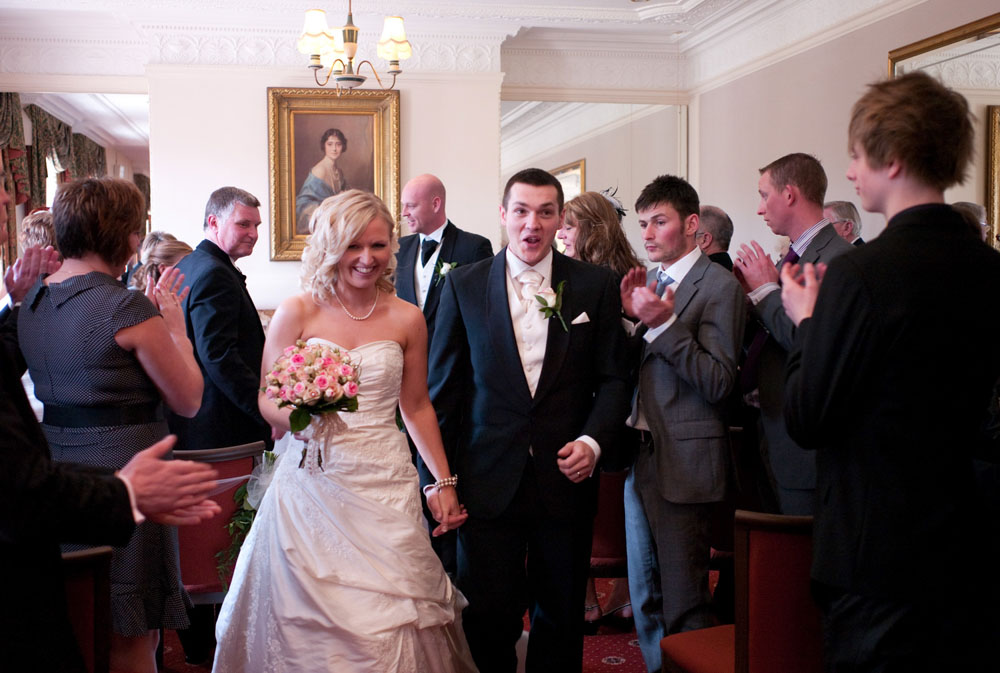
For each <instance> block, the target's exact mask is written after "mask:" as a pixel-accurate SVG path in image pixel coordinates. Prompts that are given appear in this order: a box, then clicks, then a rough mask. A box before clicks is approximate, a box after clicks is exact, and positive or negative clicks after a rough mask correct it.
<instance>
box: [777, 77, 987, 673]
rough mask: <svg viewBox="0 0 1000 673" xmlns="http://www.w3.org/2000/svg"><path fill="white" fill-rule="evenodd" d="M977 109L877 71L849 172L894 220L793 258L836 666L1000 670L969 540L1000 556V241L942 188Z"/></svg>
mask: <svg viewBox="0 0 1000 673" xmlns="http://www.w3.org/2000/svg"><path fill="white" fill-rule="evenodd" d="M970 118H971V115H970V113H969V107H968V104H967V103H966V101H965V99H964V98H963V97H962V96H961V95H960V94H958V93H956V92H954V91H952V90H950V89H948V88H946V87H945V86H943V85H942V84H940V83H939V82H937V81H936V80H934V79H932V78H931V77H929V76H928V75H926V74H923V73H920V72H916V73H910V74H907V75H905V76H903V77H900V78H897V79H893V80H889V81H885V82H879V83H876V84H873V85H871V86H870V87H869V88H868V91H867V93H865V95H864V96H862V97H861V99H860V100H859V101H858V102H857V103H856V104H855V106H854V111H853V113H852V116H851V123H850V127H849V145H848V147H849V151H850V155H851V163H850V166H849V168H848V170H847V178H848V180H850V181H851V182H853V183H854V186H855V188H856V189H857V192H858V195H859V197H860V198H861V205H862V207H863V208H864V209H865V210H868V211H870V212H877V213H882V214H884V215H885V217H886V220H887V221H888V224H887V226H886V229H885V231H883V232H882V233H881V234H880V235H879V237H878V238H876V239H875V240H873V241H871V242H869V243H867V244H866V245H864V246H862V247H860V248H858V249H857V250H856V251H855V252H854V253H852V254H850V255H844V256H842V257H839V258H837V259H836V260H834V261H833V263H832V264H830V266H829V269H828V270H827V271H826V274H825V275H823V274H822V268H820V269H818V270H817V269H814V268H813V267H812V266H811V265H806V266H805V270H804V273H803V278H801V279H795V278H794V270H792V269H783V270H782V279H783V281H784V289H783V290H782V294H783V297H782V299H783V301H784V304H785V306H786V308H787V310H788V313H789V315H790V316H791V318H792V319H793V320H794V321H795V322H796V323H798V331H797V334H796V338H795V344H794V348H793V350H792V352H791V354H790V356H789V366H788V384H787V385H788V387H787V393H788V394H787V395H786V405H785V411H786V417H787V419H788V427H789V431H790V432H791V434H792V436H793V437H795V438H796V439H797V440H798V441H799V442H801V444H802V445H803V446H805V447H808V448H810V449H815V450H816V455H817V466H818V484H817V488H818V495H819V497H818V499H817V509H816V520H815V531H814V537H813V545H814V548H813V566H812V577H813V580H814V582H815V588H816V591H815V593H816V595H817V597H818V599H819V602H820V607H821V609H822V610H823V613H824V633H825V644H826V649H827V653H826V654H827V667H828V670H831V671H907V672H921V671H928V672H930V671H986V670H996V662H997V660H998V659H997V652H996V650H997V643H998V641H1000V629H998V619H997V616H996V605H997V599H998V592H997V584H998V582H997V577H996V573H995V572H993V568H992V567H990V568H989V569H988V570H987V569H986V568H984V570H985V572H983V573H976V572H975V566H974V565H972V564H971V563H970V562H971V561H972V559H973V558H974V554H972V553H970V548H972V547H977V548H978V549H977V551H976V552H975V553H978V554H981V555H982V557H983V558H988V559H995V558H996V555H995V554H996V552H995V549H996V542H997V540H996V538H997V521H996V518H995V516H996V515H995V514H990V513H989V512H990V510H989V509H988V508H987V507H985V506H984V504H983V503H984V500H983V499H981V495H980V494H986V495H989V492H988V491H986V490H983V491H978V492H977V486H976V482H975V479H974V459H975V457H976V451H977V448H979V447H981V446H982V445H981V444H980V437H979V435H980V428H981V427H982V424H983V420H984V417H985V415H986V414H985V412H986V409H987V406H988V404H989V402H990V397H991V393H992V391H993V389H994V386H995V384H996V382H997V380H998V378H1000V352H998V351H997V349H995V348H991V347H990V346H989V344H991V343H993V342H994V341H996V339H997V338H998V337H1000V295H998V294H997V291H996V288H997V287H998V286H1000V255H998V254H997V253H996V252H995V251H994V250H992V249H990V248H989V247H988V246H986V245H984V244H983V243H982V241H981V240H980V239H979V236H978V234H977V232H975V230H973V229H971V228H970V227H969V226H968V224H967V223H966V222H965V221H964V220H963V218H962V216H961V215H959V214H958V213H956V212H955V211H954V210H953V209H952V208H950V207H949V206H948V205H946V204H945V203H944V190H945V189H946V188H948V187H950V186H951V185H953V184H956V183H958V182H961V181H962V180H963V179H964V175H965V171H966V168H967V167H968V165H969V161H970V159H971V157H972V151H973V150H972V142H973V127H972V123H971V119H970ZM818 276H822V286H820V284H819V283H820V281H819V279H818ZM990 450H991V451H993V454H994V455H993V460H994V461H996V458H997V456H996V449H995V448H991V449H990ZM991 488H992V490H993V492H994V493H995V490H996V488H997V486H996V484H993V485H992V487H991ZM994 497H995V496H994ZM991 544H992V545H993V548H992V549H991Z"/></svg>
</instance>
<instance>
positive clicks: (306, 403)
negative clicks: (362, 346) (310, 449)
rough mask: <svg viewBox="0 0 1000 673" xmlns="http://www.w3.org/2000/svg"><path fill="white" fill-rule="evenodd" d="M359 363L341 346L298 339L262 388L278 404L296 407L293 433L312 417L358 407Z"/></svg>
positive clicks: (276, 363) (305, 425)
mask: <svg viewBox="0 0 1000 673" xmlns="http://www.w3.org/2000/svg"><path fill="white" fill-rule="evenodd" d="M360 373H361V372H360V368H359V366H358V365H357V364H356V363H354V362H353V361H352V360H351V356H350V355H349V354H347V353H345V352H343V351H341V350H340V349H339V348H334V347H332V346H329V345H325V344H307V343H306V342H305V341H301V340H300V341H296V342H295V345H294V346H288V347H287V348H286V349H285V351H284V352H283V353H282V354H281V357H279V358H278V360H277V362H275V363H274V366H272V367H271V371H269V372H268V373H267V374H266V375H265V377H264V383H265V386H264V388H262V389H261V390H262V391H263V392H264V395H265V396H266V397H267V399H269V400H271V401H273V402H274V403H275V404H277V405H278V407H279V408H280V407H293V409H292V415H291V416H290V417H289V423H290V424H291V428H292V432H299V431H300V430H304V429H305V428H306V427H307V426H308V425H309V420H310V416H313V415H319V414H326V413H329V412H332V411H357V410H358V380H359V377H360Z"/></svg>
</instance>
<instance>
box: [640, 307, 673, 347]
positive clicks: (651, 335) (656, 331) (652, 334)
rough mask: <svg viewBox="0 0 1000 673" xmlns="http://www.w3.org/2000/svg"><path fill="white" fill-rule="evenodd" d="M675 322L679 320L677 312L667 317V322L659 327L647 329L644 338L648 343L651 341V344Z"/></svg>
mask: <svg viewBox="0 0 1000 673" xmlns="http://www.w3.org/2000/svg"><path fill="white" fill-rule="evenodd" d="M675 322H677V314H676V313H675V314H674V315H672V316H670V317H669V318H668V319H667V322H665V323H663V324H662V325H660V326H659V327H653V328H652V329H650V330H649V331H647V332H646V333H645V334H643V335H642V338H643V339H645V340H646V343H650V344H651V343H653V342H654V341H656V337H658V336H660V335H661V334H663V333H664V332H666V331H667V329H668V328H669V327H670V326H671V325H673V324H674V323H675Z"/></svg>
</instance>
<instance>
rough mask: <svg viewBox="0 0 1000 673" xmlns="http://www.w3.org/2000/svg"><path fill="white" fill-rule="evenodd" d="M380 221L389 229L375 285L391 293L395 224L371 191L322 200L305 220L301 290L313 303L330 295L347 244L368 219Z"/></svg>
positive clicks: (326, 298)
mask: <svg viewBox="0 0 1000 673" xmlns="http://www.w3.org/2000/svg"><path fill="white" fill-rule="evenodd" d="M376 218H380V219H382V220H384V221H385V223H386V224H387V225H388V226H389V251H390V252H391V253H392V254H391V255H390V256H389V263H388V264H387V265H386V267H385V271H383V272H382V277H381V278H379V279H378V281H377V282H376V283H375V286H376V287H377V288H378V289H380V290H382V291H383V292H387V293H390V294H394V293H395V291H396V286H395V285H394V284H393V276H394V275H395V272H396V251H397V250H399V242H398V241H397V240H396V222H395V221H394V220H393V218H392V214H391V213H390V212H389V209H388V208H386V207H385V204H384V203H383V202H382V199H380V198H379V197H377V196H375V195H374V194H372V193H371V192H363V191H361V190H360V189H349V190H347V191H345V192H341V193H340V194H337V195H335V196H331V197H329V198H327V199H325V200H324V201H323V202H322V203H321V204H319V207H318V208H316V211H315V212H314V213H313V215H312V218H311V219H310V220H309V231H310V232H311V233H310V235H309V238H308V239H306V247H305V250H303V251H302V271H301V273H300V276H299V278H300V280H301V284H302V289H303V290H304V291H305V292H309V293H310V294H311V295H312V297H313V299H314V300H315V301H316V302H319V303H323V302H326V301H328V300H330V299H331V298H332V297H333V295H334V289H333V288H334V284H335V283H336V282H337V264H338V263H340V260H341V258H343V256H344V252H345V251H346V250H347V246H348V245H350V244H351V241H353V240H355V239H356V238H357V237H358V236H360V235H361V234H362V233H364V231H365V229H366V228H367V227H368V225H369V224H370V223H371V222H372V220H374V219H376Z"/></svg>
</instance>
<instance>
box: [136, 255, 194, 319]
mask: <svg viewBox="0 0 1000 673" xmlns="http://www.w3.org/2000/svg"><path fill="white" fill-rule="evenodd" d="M190 290H191V288H189V287H184V274H183V273H181V272H180V271H178V270H177V267H173V266H171V267H168V268H166V269H164V270H163V273H162V274H160V280H158V281H157V282H156V283H155V284H154V283H147V284H146V296H147V297H148V298H149V300H150V301H151V302H153V304H154V305H155V306H156V307H157V308H158V309H160V313H161V314H162V315H163V319H164V320H165V321H166V322H167V329H169V330H170V333H171V334H175V333H176V334H183V335H185V336H186V335H187V328H186V327H185V325H184V312H183V311H182V310H181V302H183V301H184V298H185V297H187V295H188V292H189V291H190Z"/></svg>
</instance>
